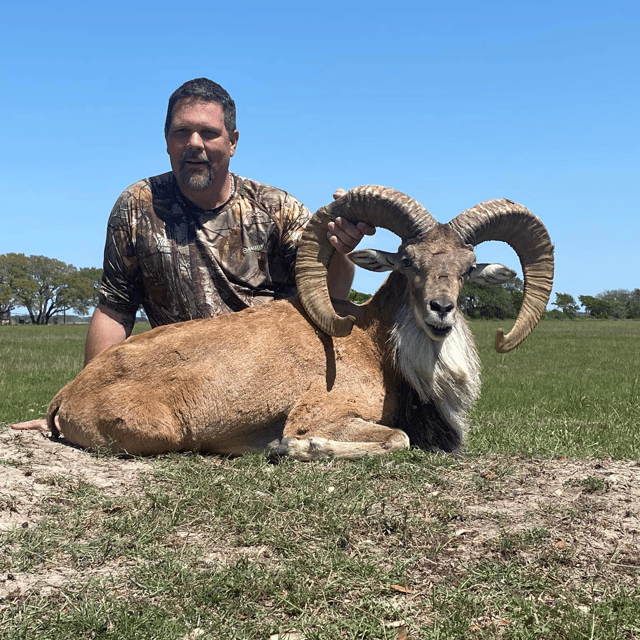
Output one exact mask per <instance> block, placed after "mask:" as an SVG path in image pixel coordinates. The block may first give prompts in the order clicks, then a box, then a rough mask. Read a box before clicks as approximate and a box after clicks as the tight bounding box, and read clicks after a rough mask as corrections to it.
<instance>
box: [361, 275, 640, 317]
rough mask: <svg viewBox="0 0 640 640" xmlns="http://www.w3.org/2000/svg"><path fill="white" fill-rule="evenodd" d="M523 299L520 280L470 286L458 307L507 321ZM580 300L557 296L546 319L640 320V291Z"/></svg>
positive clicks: (470, 314) (617, 291) (469, 314)
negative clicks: (584, 316)
mask: <svg viewBox="0 0 640 640" xmlns="http://www.w3.org/2000/svg"><path fill="white" fill-rule="evenodd" d="M370 297H371V296H370V295H367V294H363V293H358V292H357V291H352V292H351V295H350V296H349V300H351V301H352V302H356V303H359V304H360V303H362V302H364V301H365V300H367V299H368V298H370ZM523 298H524V283H523V282H522V280H521V279H520V278H514V279H513V280H511V281H510V282H507V283H505V284H503V285H501V286H484V285H481V284H477V283H474V282H467V283H465V285H464V287H463V288H462V293H461V294H460V299H459V301H458V303H459V305H460V308H461V309H462V311H463V313H464V314H465V315H466V316H467V317H468V318H472V319H481V318H483V319H486V320H490V319H497V320H504V319H508V318H516V317H517V316H518V311H519V310H520V307H521V305H522V300H523ZM578 300H579V301H580V303H579V304H578V302H576V300H575V298H574V297H573V296H572V295H570V294H568V293H556V298H555V302H553V303H552V306H553V307H556V308H555V309H551V310H550V311H547V312H546V313H545V316H544V317H547V318H555V319H561V320H575V319H576V318H578V316H579V315H581V314H582V315H588V316H591V317H594V318H638V319H640V289H634V290H633V291H628V290H626V289H615V290H611V291H604V292H602V293H599V294H597V295H595V296H586V295H585V296H578ZM581 307H582V308H583V309H584V310H583V311H581Z"/></svg>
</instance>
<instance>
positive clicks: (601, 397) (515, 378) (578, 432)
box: [468, 320, 640, 459]
mask: <svg viewBox="0 0 640 640" xmlns="http://www.w3.org/2000/svg"><path fill="white" fill-rule="evenodd" d="M498 326H501V323H498V322H476V323H474V324H473V325H472V327H473V330H474V333H475V335H476V342H477V344H478V347H479V349H480V352H481V360H482V364H483V376H482V381H483V391H482V396H481V399H480V401H479V402H478V403H477V405H476V406H475V408H474V410H473V412H472V422H473V423H475V425H476V428H475V429H474V430H473V431H472V433H471V434H470V439H469V445H468V446H469V449H470V450H471V451H474V452H482V453H489V452H503V453H504V452H510V453H518V454H522V455H542V456H561V455H569V456H579V457H584V456H591V457H602V458H607V457H612V458H632V459H635V458H638V457H640V438H638V426H639V425H640V367H639V366H638V365H639V363H640V322H637V321H634V320H620V321H589V320H584V321H576V322H570V321H565V322H562V321H543V322H541V323H540V324H539V325H538V326H537V327H536V329H535V331H534V332H533V333H532V334H531V336H530V337H529V338H528V339H527V340H526V341H525V342H524V343H523V344H522V345H521V346H520V347H518V349H516V350H515V351H513V352H511V353H507V354H498V353H496V352H495V351H494V350H493V347H492V345H493V336H494V335H495V331H496V329H497V328H498ZM505 328H508V327H505Z"/></svg>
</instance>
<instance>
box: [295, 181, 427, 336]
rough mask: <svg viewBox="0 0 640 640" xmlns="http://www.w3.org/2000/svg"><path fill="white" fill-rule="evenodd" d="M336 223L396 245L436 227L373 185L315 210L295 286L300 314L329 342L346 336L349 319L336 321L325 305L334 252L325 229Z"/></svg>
mask: <svg viewBox="0 0 640 640" xmlns="http://www.w3.org/2000/svg"><path fill="white" fill-rule="evenodd" d="M337 217H342V218H344V219H345V220H349V221H350V222H353V223H354V224H355V223H358V222H366V223H367V224H370V225H371V226H373V227H384V228H385V229H388V230H389V231H391V232H392V233H395V234H396V235H398V236H400V238H402V239H406V238H410V237H413V236H414V235H417V234H419V233H424V231H426V229H428V228H429V227H431V226H433V225H434V224H436V221H435V219H434V218H433V216H432V215H431V214H430V213H429V212H428V211H427V210H426V209H425V208H424V207H423V206H422V205H421V204H420V203H419V202H417V201H416V200H414V199H413V198H410V197H409V196H407V195H405V194H404V193H401V192H400V191H396V190H395V189H389V188H387V187H379V186H375V185H367V186H362V187H356V188H355V189H352V190H351V191H349V192H347V194H346V195H344V196H342V197H341V198H340V199H338V200H336V201H335V202H332V203H331V204H329V205H327V206H325V207H321V208H320V209H318V211H317V212H316V213H315V214H314V216H313V218H312V219H311V220H310V221H309V224H307V227H306V228H305V231H304V233H303V235H302V238H301V240H300V247H299V248H298V255H297V258H296V285H297V288H298V295H299V296H300V301H301V302H302V305H303V307H304V308H305V311H306V312H307V313H308V314H309V316H310V317H311V319H312V320H313V322H314V323H315V324H316V326H317V327H318V328H319V329H320V330H321V331H324V332H325V333H328V334H329V335H331V336H336V337H342V336H347V335H349V334H350V333H351V329H352V328H353V323H354V322H355V318H354V317H353V316H346V317H343V316H339V315H338V314H337V313H336V312H335V310H334V308H333V305H332V304H331V298H330V297H329V290H328V288H327V270H328V267H329V262H330V261H331V258H332V256H333V253H334V251H335V248H334V247H333V246H332V245H331V243H330V242H329V241H328V239H327V223H328V222H330V221H332V220H335V219H336V218H337Z"/></svg>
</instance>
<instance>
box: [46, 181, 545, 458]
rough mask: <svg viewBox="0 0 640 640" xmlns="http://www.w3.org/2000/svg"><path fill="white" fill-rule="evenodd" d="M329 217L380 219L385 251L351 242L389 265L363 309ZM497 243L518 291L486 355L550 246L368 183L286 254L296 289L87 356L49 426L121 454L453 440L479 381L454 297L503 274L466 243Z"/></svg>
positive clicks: (506, 211) (321, 214)
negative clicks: (336, 272) (510, 255)
mask: <svg viewBox="0 0 640 640" xmlns="http://www.w3.org/2000/svg"><path fill="white" fill-rule="evenodd" d="M338 216H342V217H344V218H345V219H348V220H352V221H354V222H357V221H364V222H367V223H368V224H370V225H372V226H376V227H377V226H380V227H385V228H387V229H389V230H390V231H392V232H394V233H395V234H396V235H398V236H399V237H400V238H401V240H402V242H401V244H400V247H399V249H398V252H397V253H389V252H383V251H374V250H361V251H354V252H352V253H351V254H350V257H351V259H352V260H353V261H354V262H355V263H356V264H357V265H359V266H361V267H364V268H366V269H372V270H376V271H384V270H389V271H391V273H390V275H389V277H388V278H387V279H386V281H385V282H384V283H383V285H382V286H381V287H380V289H379V290H378V291H377V292H376V294H375V295H374V296H373V297H372V298H371V299H370V300H369V301H368V302H366V303H365V304H363V305H354V304H352V303H350V302H347V301H332V300H331V299H330V297H329V294H328V290H327V284H326V274H327V265H328V264H329V261H330V260H331V256H332V254H333V251H334V249H333V247H332V246H331V245H330V244H329V242H328V241H327V237H326V225H327V223H328V222H329V221H330V220H333V219H335V218H336V217H338ZM488 240H501V241H504V242H506V243H508V244H509V245H510V246H511V247H512V248H513V249H514V251H515V252H516V253H517V255H518V257H519V258H520V262H521V265H522V268H523V275H524V300H523V303H522V307H521V309H520V312H519V315H518V317H517V319H516V322H515V324H514V326H513V328H512V329H511V331H510V332H509V333H508V334H507V335H506V336H505V335H503V333H502V332H498V334H497V336H496V345H495V346H496V349H497V350H498V351H500V352H506V351H510V350H511V349H513V348H515V347H517V346H518V345H519V344H520V343H521V342H522V341H523V340H524V339H525V338H526V337H527V336H528V335H529V333H530V332H531V331H532V329H533V328H534V327H535V325H536V324H537V322H538V320H539V319H540V317H541V315H542V313H543V311H544V310H545V308H546V304H547V302H548V299H549V294H550V292H551V286H552V281H553V246H552V244H551V241H550V239H549V235H548V233H547V231H546V229H545V227H544V225H543V224H542V223H541V222H540V220H539V219H538V218H537V217H536V216H534V215H533V214H532V213H530V212H529V211H528V210H527V209H525V208H524V207H523V206H521V205H518V204H516V203H514V202H511V201H509V200H492V201H489V202H485V203H482V204H479V205H477V206H475V207H473V208H471V209H469V210H467V211H465V212H464V213H462V214H460V215H459V216H457V217H456V218H454V219H453V220H451V221H450V222H449V223H448V224H439V223H438V222H436V220H435V219H434V218H433V217H432V216H431V215H430V214H429V213H428V212H427V210H426V209H425V208H424V207H423V206H422V205H420V204H419V203H418V202H416V201H415V200H413V199H412V198H410V197H409V196H406V195H405V194H402V193H400V192H398V191H395V190H392V189H388V188H385V187H379V186H364V187H358V188H356V189H353V190H352V191H350V192H348V193H347V195H345V196H343V197H342V198H340V199H339V200H337V201H335V202H333V203H331V204H330V205H328V206H326V207H323V208H321V209H320V210H319V211H318V212H317V213H316V214H315V215H314V216H313V218H312V220H311V221H310V223H309V225H308V226H307V228H306V230H305V233H304V234H303V238H302V240H301V245H300V248H299V250H298V258H297V263H296V282H297V287H298V296H296V297H293V298H291V299H289V300H282V301H277V302H273V303H271V304H268V305H265V306H263V307H259V308H249V309H246V310H244V311H241V312H239V313H235V314H229V315H224V316H219V317H217V318H209V319H201V320H191V321H189V322H183V323H178V324H174V325H168V326H163V327H157V328H155V329H153V330H152V331H149V332H146V333H142V334H138V335H136V336H132V337H130V338H129V339H128V340H126V341H125V342H123V343H121V344H118V345H114V346H112V347H110V348H109V349H107V350H106V351H104V352H103V353H101V354H100V355H99V356H98V357H96V358H95V359H93V360H92V361H91V362H90V363H89V364H88V365H87V366H86V367H85V368H84V369H83V371H81V373H80V374H79V375H78V376H77V378H76V379H75V380H73V381H71V382H70V383H69V384H67V385H66V386H65V387H64V388H63V389H62V390H61V391H60V392H59V393H58V394H57V395H56V397H55V398H54V399H53V400H52V402H51V405H50V407H49V412H48V425H49V428H50V429H51V430H52V432H53V433H54V435H59V431H58V428H57V427H56V421H55V418H56V416H57V419H58V420H59V425H60V430H61V431H62V432H63V434H64V436H65V437H66V438H67V439H68V440H70V441H71V442H73V443H75V444H77V445H80V446H82V447H89V448H104V447H106V448H109V449H111V450H112V451H114V452H117V453H129V454H133V455H149V454H158V453H163V452H169V451H183V450H195V451H203V452H204V451H206V452H212V453H219V454H227V455H240V454H243V453H245V452H249V451H267V452H270V453H272V454H274V455H290V456H293V457H294V458H297V459H300V460H312V459H318V458H324V457H332V456H335V457H339V458H357V457H361V456H366V455H376V454H381V453H384V452H386V451H390V450H395V449H400V448H404V447H407V446H409V443H410V442H411V443H413V444H415V445H417V446H421V447H423V448H429V449H439V450H443V451H447V452H453V451H456V450H458V449H459V448H460V447H461V445H462V441H463V437H464V433H465V430H466V428H467V418H466V412H467V410H468V409H469V407H470V406H471V405H472V403H473V402H474V401H475V399H476V398H477V397H478V394H479V391H480V366H479V361H478V356H477V352H476V349H475V345H474V342H473V338H472V335H471V332H470V330H469V328H468V326H467V324H466V322H465V320H464V318H463V316H462V313H461V312H460V310H459V308H458V306H457V300H458V296H459V294H460V290H461V287H462V284H463V281H464V279H465V278H470V279H474V280H476V281H481V282H484V283H500V282H504V281H505V280H507V279H509V278H511V277H513V275H514V272H513V271H511V270H510V269H507V268H506V267H503V266H502V265H479V264H476V258H475V255H474V251H473V247H474V246H475V245H477V244H479V243H481V242H485V241H488Z"/></svg>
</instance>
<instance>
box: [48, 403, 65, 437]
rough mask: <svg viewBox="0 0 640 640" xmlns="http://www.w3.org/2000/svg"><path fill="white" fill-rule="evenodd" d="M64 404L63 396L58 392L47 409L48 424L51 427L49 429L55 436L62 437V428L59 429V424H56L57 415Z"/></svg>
mask: <svg viewBox="0 0 640 640" xmlns="http://www.w3.org/2000/svg"><path fill="white" fill-rule="evenodd" d="M61 404H62V398H61V397H60V394H58V395H57V396H56V397H55V398H54V399H53V400H52V401H51V404H50V405H49V410H48V411H47V426H48V427H49V431H51V435H52V436H53V437H54V438H59V437H60V430H59V429H58V425H57V424H56V415H57V414H58V411H59V410H60V405H61Z"/></svg>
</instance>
